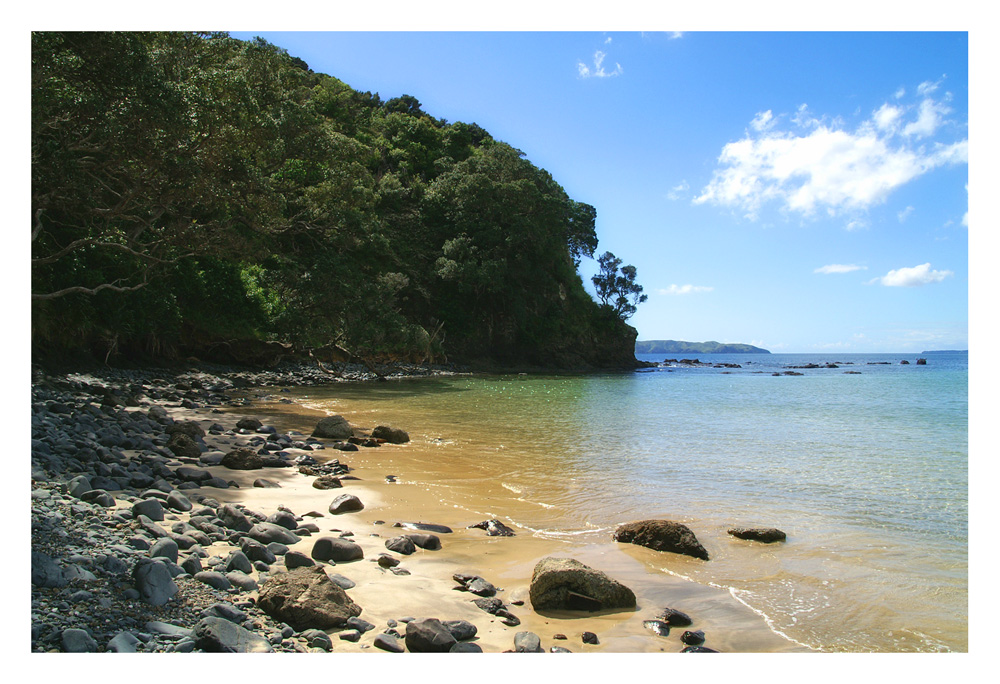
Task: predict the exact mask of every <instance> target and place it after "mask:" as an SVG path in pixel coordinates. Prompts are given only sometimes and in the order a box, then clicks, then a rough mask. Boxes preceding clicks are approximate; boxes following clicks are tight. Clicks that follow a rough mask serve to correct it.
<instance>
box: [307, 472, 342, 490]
mask: <svg viewBox="0 0 1000 684" xmlns="http://www.w3.org/2000/svg"><path fill="white" fill-rule="evenodd" d="M312 485H313V487H315V488H316V489H337V488H339V487H343V486H344V485H342V484H341V483H340V478H339V477H337V476H336V475H323V476H321V477H317V478H316V479H315V480H313V483H312Z"/></svg>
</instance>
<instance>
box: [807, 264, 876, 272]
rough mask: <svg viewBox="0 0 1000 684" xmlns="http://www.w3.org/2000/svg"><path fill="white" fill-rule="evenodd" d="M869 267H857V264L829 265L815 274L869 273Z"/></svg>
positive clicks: (818, 269) (822, 267)
mask: <svg viewBox="0 0 1000 684" xmlns="http://www.w3.org/2000/svg"><path fill="white" fill-rule="evenodd" d="M867 270H868V267H867V266H857V265H855V264H828V265H826V266H820V267H819V268H817V269H816V270H815V271H813V273H850V272H851V271H867Z"/></svg>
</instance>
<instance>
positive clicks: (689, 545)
mask: <svg viewBox="0 0 1000 684" xmlns="http://www.w3.org/2000/svg"><path fill="white" fill-rule="evenodd" d="M614 539H615V541H618V542H625V543H629V544H638V545H639V546H645V547H647V548H650V549H653V550H654V551H669V552H671V553H680V554H684V555H687V556H693V557H695V558H700V559H702V560H708V551H706V550H705V547H703V546H702V545H701V542H699V541H698V538H697V537H695V536H694V532H692V531H691V530H690V529H688V527H687V526H686V525H682V524H681V523H678V522H673V521H671V520H639V521H636V522H630V523H625V524H624V525H621V526H619V527H618V529H617V530H615V533H614Z"/></svg>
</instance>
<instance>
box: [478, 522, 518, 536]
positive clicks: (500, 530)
mask: <svg viewBox="0 0 1000 684" xmlns="http://www.w3.org/2000/svg"><path fill="white" fill-rule="evenodd" d="M474 528H477V529H480V530H486V536H487V537H513V536H514V530H512V529H510V528H509V527H507V526H506V525H504V524H503V523H502V522H500V521H499V520H497V519H496V518H493V519H492V520H484V521H483V522H481V523H476V524H475V525H469V529H470V530H471V529H474Z"/></svg>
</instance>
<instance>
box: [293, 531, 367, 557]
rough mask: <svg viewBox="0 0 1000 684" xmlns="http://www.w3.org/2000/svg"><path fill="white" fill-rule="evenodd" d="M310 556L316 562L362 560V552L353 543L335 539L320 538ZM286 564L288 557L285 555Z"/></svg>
mask: <svg viewBox="0 0 1000 684" xmlns="http://www.w3.org/2000/svg"><path fill="white" fill-rule="evenodd" d="M310 555H311V556H312V557H313V558H314V559H316V560H318V561H329V560H332V561H334V562H343V561H352V560H359V559H361V558H364V556H365V554H364V551H363V550H362V548H361V547H360V546H358V545H357V544H355V543H354V542H351V541H347V540H346V539H339V538H336V537H320V538H319V539H317V540H316V543H315V544H313V547H312V552H311V553H310ZM285 559H286V563H287V559H288V555H287V554H286V555H285Z"/></svg>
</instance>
